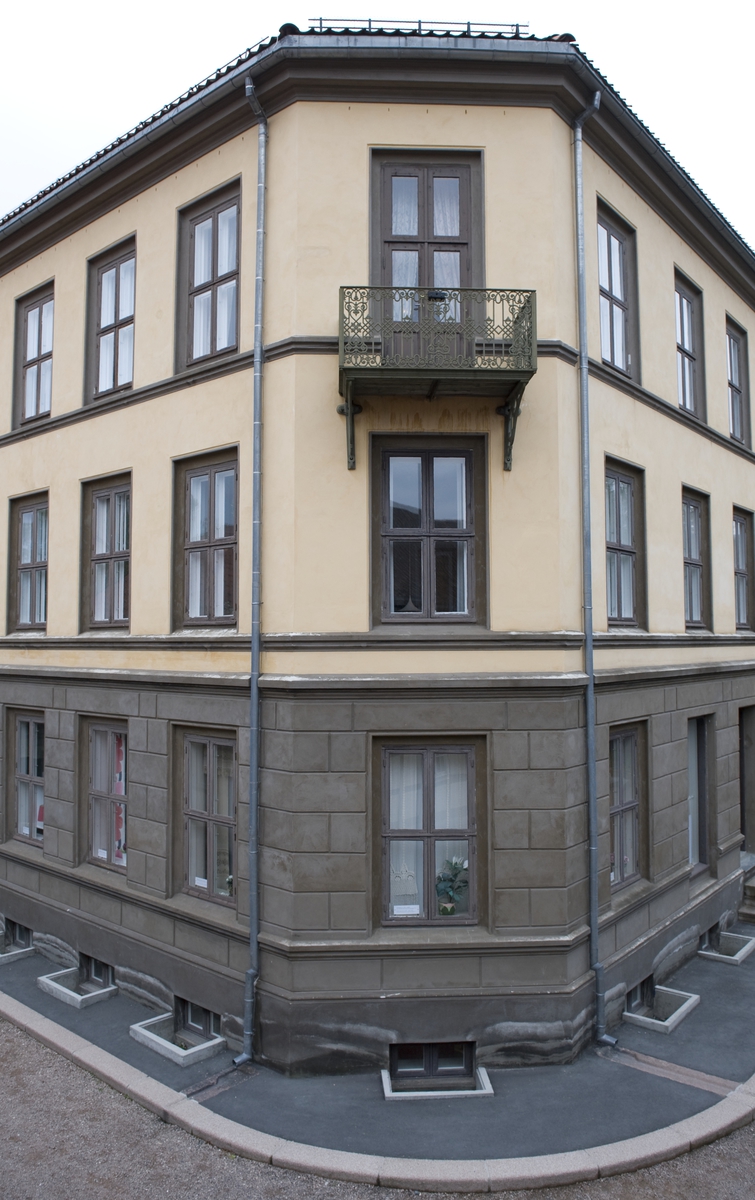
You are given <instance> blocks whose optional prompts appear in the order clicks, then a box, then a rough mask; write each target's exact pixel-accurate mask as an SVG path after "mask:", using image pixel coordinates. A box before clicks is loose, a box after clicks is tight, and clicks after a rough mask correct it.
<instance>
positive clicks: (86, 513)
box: [80, 472, 133, 632]
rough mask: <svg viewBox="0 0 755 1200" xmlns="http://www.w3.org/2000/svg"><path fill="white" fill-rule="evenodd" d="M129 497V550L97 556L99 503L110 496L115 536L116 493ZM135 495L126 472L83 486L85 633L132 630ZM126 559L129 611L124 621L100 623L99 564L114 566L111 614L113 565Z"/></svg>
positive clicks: (111, 596)
mask: <svg viewBox="0 0 755 1200" xmlns="http://www.w3.org/2000/svg"><path fill="white" fill-rule="evenodd" d="M124 492H126V493H127V494H128V549H127V550H125V551H116V550H112V551H110V552H108V553H104V554H96V553H95V549H96V535H97V529H96V516H95V512H96V501H97V499H98V498H99V497H104V496H110V498H111V499H110V514H109V518H108V519H109V523H110V525H111V537H112V536H113V534H114V524H115V496H116V494H123V493H124ZM132 501H133V496H132V487H131V474H130V473H129V472H124V473H123V474H121V475H115V476H111V477H109V478H106V479H96V480H89V481H88V482H87V483H85V484H84V485H83V489H82V539H81V541H82V555H81V559H82V564H83V571H82V579H81V619H80V626H81V630H82V632H83V631H86V630H89V629H121V630H126V631H128V630H129V628H130V624H131V552H132V534H133V521H132V513H133V505H132ZM123 560H125V561H126V562H127V563H128V568H127V582H126V608H127V614H128V615H127V616H126V617H125V618H123V619H118V620H115V619H114V618H111V617H108V618H107V619H105V620H96V619H95V615H94V604H95V583H94V581H95V573H96V564H97V563H101V562H107V563H109V564H111V568H110V570H108V600H107V606H108V613H112V611H113V585H112V581H113V569H112V564H114V563H115V562H116V561H123Z"/></svg>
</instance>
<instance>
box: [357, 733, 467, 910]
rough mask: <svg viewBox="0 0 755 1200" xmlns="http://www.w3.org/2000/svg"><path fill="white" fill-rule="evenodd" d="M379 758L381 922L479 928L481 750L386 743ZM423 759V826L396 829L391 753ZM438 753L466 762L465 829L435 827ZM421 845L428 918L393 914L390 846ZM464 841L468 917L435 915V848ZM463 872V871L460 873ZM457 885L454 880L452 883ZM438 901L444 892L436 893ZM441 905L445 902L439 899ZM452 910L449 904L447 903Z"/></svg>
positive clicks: (452, 744) (446, 744) (454, 744)
mask: <svg viewBox="0 0 755 1200" xmlns="http://www.w3.org/2000/svg"><path fill="white" fill-rule="evenodd" d="M380 753H381V759H380V781H381V782H380V787H381V805H380V859H381V866H380V871H381V880H382V886H381V893H382V900H381V923H382V924H383V925H386V926H390V927H402V926H417V925H421V926H430V925H444V926H448V925H476V924H478V922H479V912H478V910H479V904H478V891H479V886H480V885H479V881H478V865H477V864H478V852H477V842H478V825H479V814H478V794H477V779H478V777H479V772H478V770H477V754H476V747H475V746H474V745H471V744H470V743H469V742H467V743H464V742H450V741H449V742H443V743H432V742H423V743H420V742H417V743H415V742H411V743H410V742H398V741H390V742H386V743H385V744H384V745H383V746H382V748H381V752H380ZM399 754H400V755H406V754H412V755H420V756H422V759H423V767H422V771H423V775H422V779H423V823H422V829H421V830H419V829H392V828H391V825H390V775H389V761H390V757H391V756H392V755H399ZM439 754H460V755H461V754H463V755H465V756H466V759H467V815H468V819H469V824H468V825H467V826H466V827H465V828H464V829H456V830H438V829H433V828H432V814H431V809H432V803H433V795H434V791H433V788H434V783H433V772H432V762H433V759H434V757H435V756H436V755H439ZM406 841H411V842H420V843H421V844H422V847H423V849H422V862H423V896H422V905H421V906H420V907H424V909H425V913H426V915H425V916H423V915H422V914H421V913H420V914H404V915H393V916H392V915H391V913H390V846H391V843H392V842H406ZM444 841H446V842H448V841H464V842H467V843H468V851H467V863H468V866H467V867H466V868H463V869H464V870H466V872H467V881H466V890H467V895H468V907H467V911H466V912H464V913H453V914H440V913H438V914H437V915H431V913H432V912H433V911H434V908H435V906H434V904H433V891H432V887H431V881H432V880H435V883H436V888H437V883H438V882H439V880H438V878H437V877H436V873H435V866H434V854H433V849H434V846H435V843H436V842H444ZM460 873H461V872H459V874H460ZM449 885H450V886H451V887H453V881H449ZM435 894H436V895H437V896H438V897H439V895H440V894H439V893H437V891H436V893H435ZM438 904H439V905H440V899H438ZM448 906H449V907H450V906H451V905H450V903H449V905H448Z"/></svg>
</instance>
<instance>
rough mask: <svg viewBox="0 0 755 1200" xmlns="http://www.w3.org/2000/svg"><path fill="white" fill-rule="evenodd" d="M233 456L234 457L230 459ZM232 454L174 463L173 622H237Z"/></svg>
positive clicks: (179, 624)
mask: <svg viewBox="0 0 755 1200" xmlns="http://www.w3.org/2000/svg"><path fill="white" fill-rule="evenodd" d="M232 455H233V457H232ZM237 485H238V471H237V466H236V461H235V452H229V451H227V450H226V451H219V452H218V453H216V454H214V455H207V456H203V457H202V458H201V459H185V460H183V461H181V462H179V463H177V464H176V472H175V501H174V503H175V522H176V529H177V536H176V538H175V539H174V547H175V551H174V561H173V578H174V584H173V625H174V628H176V629H180V628H181V627H183V626H191V625H235V623H236V616H237V604H238V600H237V591H238V585H237V579H238V533H237V529H238V509H237V491H238V486H237Z"/></svg>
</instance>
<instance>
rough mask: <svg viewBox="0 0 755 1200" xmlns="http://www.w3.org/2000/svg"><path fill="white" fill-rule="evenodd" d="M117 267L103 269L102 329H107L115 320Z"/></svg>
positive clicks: (101, 297) (101, 294) (101, 295)
mask: <svg viewBox="0 0 755 1200" xmlns="http://www.w3.org/2000/svg"><path fill="white" fill-rule="evenodd" d="M115 274H116V272H115V267H111V269H110V270H109V271H103V273H102V283H101V285H100V286H101V289H102V290H101V293H100V329H106V328H107V326H108V325H112V324H113V322H114V321H115Z"/></svg>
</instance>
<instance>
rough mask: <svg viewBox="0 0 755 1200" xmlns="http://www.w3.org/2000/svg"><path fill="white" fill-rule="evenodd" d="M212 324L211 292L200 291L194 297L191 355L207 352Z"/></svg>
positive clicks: (197, 356)
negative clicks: (199, 293)
mask: <svg viewBox="0 0 755 1200" xmlns="http://www.w3.org/2000/svg"><path fill="white" fill-rule="evenodd" d="M211 324H212V292H202V293H201V295H199V296H195V297H194V343H193V346H192V356H193V357H194V358H202V357H203V355H205V354H209V353H210V350H211V349H212V346H211V345H210V329H211Z"/></svg>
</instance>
